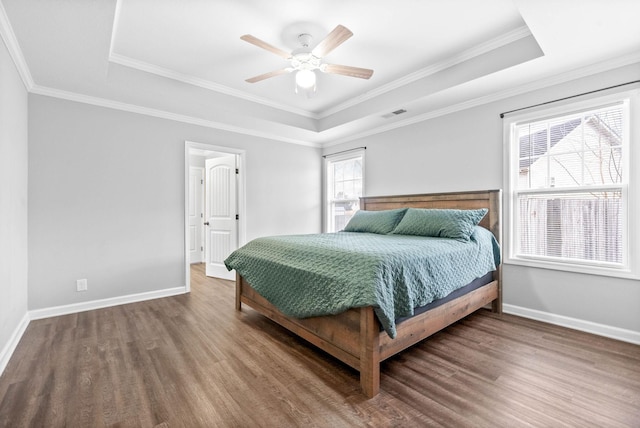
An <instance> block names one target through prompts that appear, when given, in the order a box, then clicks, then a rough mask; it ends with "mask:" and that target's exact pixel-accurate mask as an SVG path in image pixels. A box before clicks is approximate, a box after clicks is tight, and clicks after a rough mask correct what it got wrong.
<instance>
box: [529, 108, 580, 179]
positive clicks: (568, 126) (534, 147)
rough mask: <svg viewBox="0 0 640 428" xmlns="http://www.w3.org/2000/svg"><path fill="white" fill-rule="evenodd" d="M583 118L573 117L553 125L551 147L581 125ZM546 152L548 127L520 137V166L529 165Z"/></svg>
mask: <svg viewBox="0 0 640 428" xmlns="http://www.w3.org/2000/svg"><path fill="white" fill-rule="evenodd" d="M581 120H582V119H580V118H578V119H573V120H570V121H567V122H564V123H561V124H559V125H554V126H552V127H551V129H550V133H551V142H550V143H551V148H553V147H554V146H555V145H556V144H558V142H560V141H562V139H564V137H566V136H567V135H569V134H570V133H571V132H572V131H573V130H574V129H576V128H577V127H578V125H580V122H581ZM546 152H547V130H546V129H543V130H541V131H538V132H534V133H531V134H528V135H525V136H522V137H520V158H521V159H520V168H527V167H529V166H530V165H531V164H532V163H534V162H535V161H536V160H538V157H539V156H542V155H544V154H545V153H546Z"/></svg>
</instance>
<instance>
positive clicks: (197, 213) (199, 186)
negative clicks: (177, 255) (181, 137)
mask: <svg viewBox="0 0 640 428" xmlns="http://www.w3.org/2000/svg"><path fill="white" fill-rule="evenodd" d="M203 199H204V168H201V167H190V168H189V263H202V262H203V261H204V259H203V253H204V246H203V242H202V240H203V237H204V235H203V233H202V228H203V227H204V225H203V223H204V211H203V208H204V207H203Z"/></svg>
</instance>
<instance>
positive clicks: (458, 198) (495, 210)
mask: <svg viewBox="0 0 640 428" xmlns="http://www.w3.org/2000/svg"><path fill="white" fill-rule="evenodd" d="M395 208H446V209H459V210H473V209H478V208H487V209H488V210H489V212H488V213H487V215H486V216H484V218H483V219H482V221H480V226H482V227H484V228H487V229H489V230H490V231H491V232H492V233H493V235H494V236H495V237H496V239H497V240H498V242H500V243H502V190H481V191H471V192H451V193H427V194H422V195H400V196H397V195H394V196H366V197H362V198H360V209H362V210H367V211H380V210H391V209H395Z"/></svg>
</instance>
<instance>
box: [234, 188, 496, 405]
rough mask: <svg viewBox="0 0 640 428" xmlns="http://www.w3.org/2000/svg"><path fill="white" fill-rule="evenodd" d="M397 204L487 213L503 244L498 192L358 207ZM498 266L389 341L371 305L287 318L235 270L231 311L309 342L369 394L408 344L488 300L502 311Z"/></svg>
mask: <svg viewBox="0 0 640 428" xmlns="http://www.w3.org/2000/svg"><path fill="white" fill-rule="evenodd" d="M402 207H413V208H450V209H477V208H488V209H489V212H488V213H487V215H486V216H485V217H484V218H483V220H482V221H481V222H480V225H481V226H483V227H485V228H487V229H489V230H490V231H491V232H493V234H494V235H495V237H496V239H497V240H498V242H502V241H501V239H502V230H501V229H502V221H501V217H502V191H501V190H488V191H473V192H456V193H438V194H424V195H405V196H384V197H365V198H361V200H360V209H363V210H369V211H375V210H385V209H394V208H402ZM501 275H502V274H501V267H500V266H498V269H497V270H496V271H495V272H494V273H493V281H491V282H490V283H489V284H487V285H484V286H482V287H480V288H478V289H476V290H474V291H472V292H470V293H467V294H465V295H463V296H461V297H458V298H457V299H454V300H451V301H449V302H448V303H445V304H443V305H441V306H438V307H436V308H433V309H431V310H429V311H426V312H424V313H422V314H419V315H416V316H414V317H412V318H410V319H408V320H405V321H403V322H402V323H400V324H398V325H397V326H396V328H397V336H396V338H395V339H391V338H390V337H389V336H388V335H387V333H386V332H385V331H384V330H381V327H380V323H379V321H378V318H377V317H376V315H375V314H374V311H373V308H372V307H371V306H368V307H364V308H355V309H350V310H348V311H346V312H343V313H341V314H338V315H331V316H322V317H313V318H304V319H299V318H291V317H287V316H285V315H283V314H282V313H281V312H280V311H279V310H278V309H277V308H276V307H274V306H273V305H272V304H271V303H269V302H268V301H267V300H266V299H265V298H263V297H262V296H260V295H259V294H258V293H257V292H256V291H255V290H254V289H253V288H252V287H251V285H250V284H249V283H248V282H247V281H246V280H245V279H244V278H243V277H242V276H241V275H239V274H236V309H237V310H241V307H242V303H245V304H247V305H249V306H250V307H252V308H253V309H255V310H256V311H257V312H259V313H261V314H262V315H264V316H266V317H268V318H270V319H272V320H273V321H275V322H277V323H278V324H280V325H281V326H283V327H285V328H287V329H288V330H290V331H291V332H293V333H295V334H297V335H298V336H300V337H302V338H303V339H305V340H307V341H309V342H311V343H312V344H314V345H316V346H317V347H319V348H320V349H322V350H324V351H326V352H328V353H329V354H331V355H333V356H334V357H336V358H338V359H339V360H341V361H343V362H344V363H346V364H348V365H349V366H351V367H353V368H355V369H356V370H358V371H359V372H360V385H361V387H362V391H363V393H364V394H365V395H366V396H367V397H368V398H371V397H373V396H375V395H376V394H378V392H379V390H380V362H381V361H383V360H385V359H387V358H389V357H391V356H392V355H395V354H396V353H398V352H400V351H402V350H404V349H406V348H408V347H409V346H411V345H414V344H415V343H417V342H419V341H421V340H423V339H425V338H426V337H428V336H430V335H432V334H434V333H436V332H438V331H440V330H442V329H443V328H445V327H446V326H448V325H450V324H452V323H454V322H456V321H458V320H460V319H462V318H464V317H465V316H467V315H469V314H470V313H472V312H474V311H476V310H477V309H479V308H482V307H484V306H486V305H488V304H489V303H491V308H492V310H493V311H494V312H497V313H501V312H502V287H501Z"/></svg>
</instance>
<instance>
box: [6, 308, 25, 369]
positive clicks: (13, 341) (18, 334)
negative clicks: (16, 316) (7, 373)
mask: <svg viewBox="0 0 640 428" xmlns="http://www.w3.org/2000/svg"><path fill="white" fill-rule="evenodd" d="M28 325H29V313H28V312H27V313H25V314H24V317H22V320H20V323H19V324H18V326H17V327H16V329H15V330H14V331H13V334H12V335H11V338H10V339H9V342H8V343H7V344H6V345H5V347H4V349H2V351H1V352H0V376H2V373H4V369H5V368H6V367H7V364H9V360H10V359H11V356H12V355H13V351H15V350H16V347H17V346H18V342H20V339H22V335H23V334H24V332H25V330H26V329H27V326H28Z"/></svg>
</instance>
